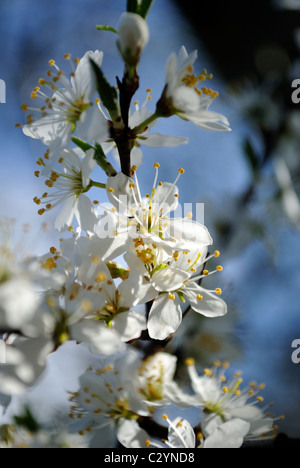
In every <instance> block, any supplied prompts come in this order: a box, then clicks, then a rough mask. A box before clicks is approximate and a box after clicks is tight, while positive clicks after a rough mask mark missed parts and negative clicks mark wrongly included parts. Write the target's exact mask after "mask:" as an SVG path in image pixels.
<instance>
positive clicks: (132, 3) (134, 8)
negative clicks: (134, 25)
mask: <svg viewBox="0 0 300 468" xmlns="http://www.w3.org/2000/svg"><path fill="white" fill-rule="evenodd" d="M139 8H140V1H139V0H127V11H128V12H129V13H137V12H138V9H139Z"/></svg>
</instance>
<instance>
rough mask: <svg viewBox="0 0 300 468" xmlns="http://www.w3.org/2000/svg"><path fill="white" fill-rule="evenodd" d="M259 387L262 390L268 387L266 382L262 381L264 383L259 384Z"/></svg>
mask: <svg viewBox="0 0 300 468" xmlns="http://www.w3.org/2000/svg"><path fill="white" fill-rule="evenodd" d="M258 388H259V389H260V390H264V389H265V388H266V385H265V384H264V383H262V384H260V385H259V386H258Z"/></svg>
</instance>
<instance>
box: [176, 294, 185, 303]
mask: <svg viewBox="0 0 300 468" xmlns="http://www.w3.org/2000/svg"><path fill="white" fill-rule="evenodd" d="M176 294H177V296H178V297H179V299H180V300H181V302H183V303H185V297H184V294H183V292H182V291H176Z"/></svg>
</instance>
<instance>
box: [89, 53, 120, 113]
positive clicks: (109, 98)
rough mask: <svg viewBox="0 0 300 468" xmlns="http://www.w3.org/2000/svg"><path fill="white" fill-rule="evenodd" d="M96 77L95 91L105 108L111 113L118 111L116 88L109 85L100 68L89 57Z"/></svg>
mask: <svg viewBox="0 0 300 468" xmlns="http://www.w3.org/2000/svg"><path fill="white" fill-rule="evenodd" d="M90 62H91V65H92V67H93V70H94V72H95V75H96V79H97V91H98V93H99V95H100V98H101V100H102V102H103V105H104V106H105V107H106V109H107V110H108V111H109V112H110V113H112V114H115V113H119V106H118V94H117V91H116V88H114V87H113V86H111V85H110V84H109V82H108V80H107V78H106V76H105V75H104V73H103V71H102V70H101V68H99V67H98V65H97V64H96V63H95V62H94V61H93V60H92V59H90Z"/></svg>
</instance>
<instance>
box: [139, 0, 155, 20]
mask: <svg viewBox="0 0 300 468" xmlns="http://www.w3.org/2000/svg"><path fill="white" fill-rule="evenodd" d="M153 2H154V0H143V1H142V4H141V6H140V8H139V10H138V14H139V15H140V16H141V17H142V18H144V19H146V16H147V15H148V13H149V10H150V8H151V6H152V3H153Z"/></svg>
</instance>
